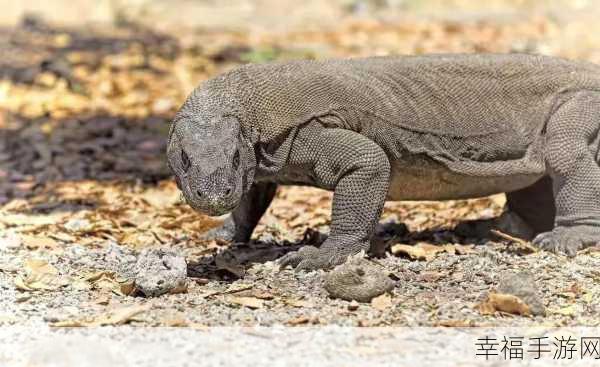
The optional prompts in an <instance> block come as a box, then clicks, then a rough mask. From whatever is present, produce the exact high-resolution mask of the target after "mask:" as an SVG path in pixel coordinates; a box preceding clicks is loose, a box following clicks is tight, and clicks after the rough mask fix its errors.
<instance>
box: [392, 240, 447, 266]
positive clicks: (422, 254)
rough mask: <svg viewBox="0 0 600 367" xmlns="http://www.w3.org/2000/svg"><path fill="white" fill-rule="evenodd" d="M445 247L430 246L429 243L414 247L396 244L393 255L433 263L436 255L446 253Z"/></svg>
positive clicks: (393, 247)
mask: <svg viewBox="0 0 600 367" xmlns="http://www.w3.org/2000/svg"><path fill="white" fill-rule="evenodd" d="M445 251H446V249H445V248H444V247H443V246H435V245H430V244H428V243H422V242H421V243H418V244H416V245H414V246H410V245H404V244H400V243H399V244H396V245H394V246H392V254H394V255H404V256H408V257H409V258H410V259H411V260H421V261H423V260H424V261H431V260H433V258H434V257H435V255H436V254H438V253H440V252H445Z"/></svg>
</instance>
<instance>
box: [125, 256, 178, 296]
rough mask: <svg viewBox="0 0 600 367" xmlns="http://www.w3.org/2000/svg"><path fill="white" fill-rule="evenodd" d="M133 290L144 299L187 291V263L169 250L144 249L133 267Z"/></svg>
mask: <svg viewBox="0 0 600 367" xmlns="http://www.w3.org/2000/svg"><path fill="white" fill-rule="evenodd" d="M135 272H136V276H135V288H136V290H137V291H139V292H141V293H143V294H144V295H145V296H146V297H157V296H160V295H162V294H165V293H178V292H181V291H184V290H185V289H187V288H186V287H187V283H186V282H187V263H186V261H185V258H184V257H183V256H179V255H177V254H176V253H175V252H174V251H172V250H169V249H162V248H155V249H152V248H151V249H145V250H143V251H142V252H141V253H140V255H139V256H138V260H137V263H136V265H135Z"/></svg>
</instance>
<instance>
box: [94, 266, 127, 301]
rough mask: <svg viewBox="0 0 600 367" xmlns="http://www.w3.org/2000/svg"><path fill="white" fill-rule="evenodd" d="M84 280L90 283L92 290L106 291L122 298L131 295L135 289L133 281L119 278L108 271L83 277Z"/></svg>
mask: <svg viewBox="0 0 600 367" xmlns="http://www.w3.org/2000/svg"><path fill="white" fill-rule="evenodd" d="M84 280H86V281H88V282H90V284H91V285H92V288H94V289H100V290H107V291H111V292H113V293H116V294H119V295H122V296H129V295H131V294H132V293H133V291H134V289H135V284H134V281H133V280H131V279H126V278H122V277H119V276H117V275H116V274H115V273H113V272H109V271H99V272H95V273H92V274H90V275H88V276H86V277H84Z"/></svg>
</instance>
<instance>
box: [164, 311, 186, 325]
mask: <svg viewBox="0 0 600 367" xmlns="http://www.w3.org/2000/svg"><path fill="white" fill-rule="evenodd" d="M161 324H163V325H164V326H167V327H187V326H188V324H189V323H188V320H187V319H186V317H185V315H184V314H183V312H176V313H173V314H170V315H168V316H167V317H165V318H164V319H163V320H162V321H161Z"/></svg>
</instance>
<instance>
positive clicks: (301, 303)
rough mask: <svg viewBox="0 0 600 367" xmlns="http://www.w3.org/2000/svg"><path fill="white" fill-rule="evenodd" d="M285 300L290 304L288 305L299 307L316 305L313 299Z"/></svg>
mask: <svg viewBox="0 0 600 367" xmlns="http://www.w3.org/2000/svg"><path fill="white" fill-rule="evenodd" d="M283 302H284V303H285V304H286V305H288V306H292V307H298V308H302V307H304V308H312V307H314V306H315V304H314V303H312V302H311V301H307V300H304V299H284V300H283Z"/></svg>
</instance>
